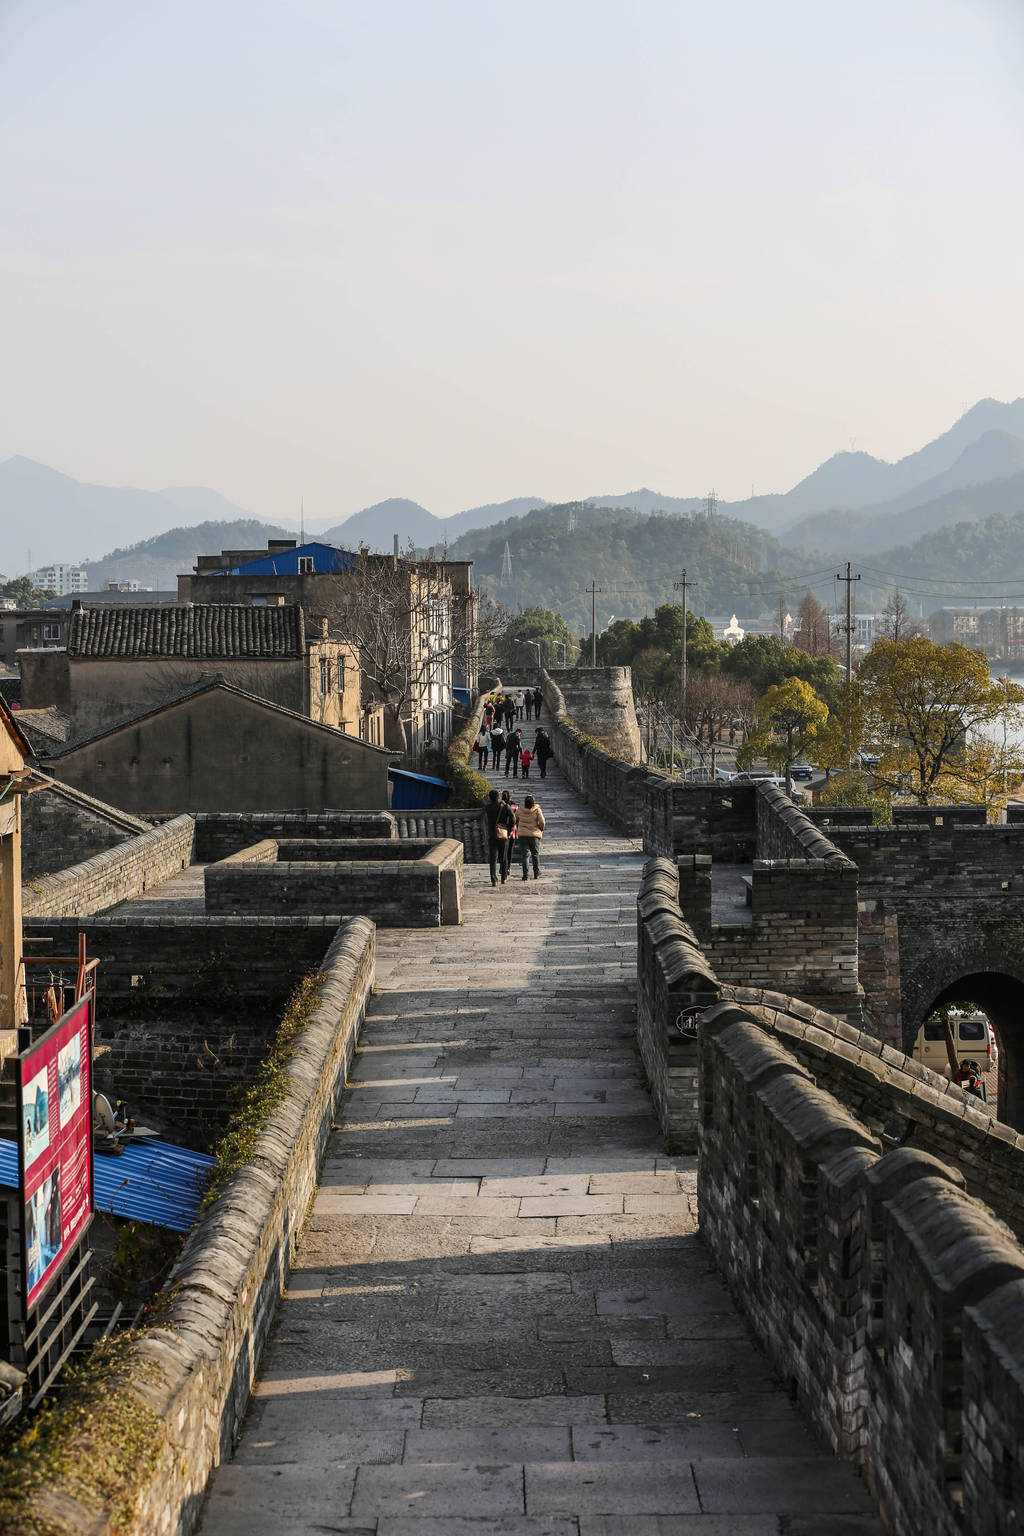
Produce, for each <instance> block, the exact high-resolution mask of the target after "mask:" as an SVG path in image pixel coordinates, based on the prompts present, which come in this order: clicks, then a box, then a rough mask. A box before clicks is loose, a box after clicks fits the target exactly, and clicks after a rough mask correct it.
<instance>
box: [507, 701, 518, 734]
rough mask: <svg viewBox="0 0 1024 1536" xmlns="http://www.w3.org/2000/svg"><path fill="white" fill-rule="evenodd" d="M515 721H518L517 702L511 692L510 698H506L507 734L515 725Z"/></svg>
mask: <svg viewBox="0 0 1024 1536" xmlns="http://www.w3.org/2000/svg"><path fill="white" fill-rule="evenodd" d="M515 721H516V702H515V699H513V698H512V696H511V694H510V695H509V696H508V698H506V700H505V732H506V734H507V733H508V732H509V731H510V730H511V729H512V727H513V725H515Z"/></svg>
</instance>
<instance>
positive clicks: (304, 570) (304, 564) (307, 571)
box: [299, 555, 313, 576]
mask: <svg viewBox="0 0 1024 1536" xmlns="http://www.w3.org/2000/svg"><path fill="white" fill-rule="evenodd" d="M312 574H313V556H312V555H300V556H299V575H300V576H312Z"/></svg>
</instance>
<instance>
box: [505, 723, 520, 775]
mask: <svg viewBox="0 0 1024 1536" xmlns="http://www.w3.org/2000/svg"><path fill="white" fill-rule="evenodd" d="M522 750H523V733H522V731H513V732H512V734H511V736H506V737H505V777H506V779H507V778H508V771H509V769H510V768H511V769H512V777H513V778H514V779H518V777H519V754H520V753H521V752H522Z"/></svg>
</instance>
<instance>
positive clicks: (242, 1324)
mask: <svg viewBox="0 0 1024 1536" xmlns="http://www.w3.org/2000/svg"><path fill="white" fill-rule="evenodd" d="M373 963H374V948H373V925H372V924H371V923H368V922H367V921H366V920H365V919H364V918H354V919H352V920H351V921H350V922H348V923H346V924H345V926H344V927H343V928H342V930H341V931H340V932H339V933H338V934H337V936H336V938H335V939H334V940H333V942H332V943H331V945H330V948H329V949H328V950H327V953H326V955H325V956H324V957H323V969H324V970H325V971H326V972H327V979H326V981H325V982H324V984H323V986H322V987H321V989H320V1005H319V1008H318V1009H317V1012H316V1014H315V1016H314V1018H313V1019H312V1021H311V1023H310V1024H309V1025H308V1027H307V1028H306V1029H305V1031H304V1032H303V1034H302V1037H301V1038H300V1040H299V1042H298V1045H297V1048H296V1051H295V1055H294V1056H293V1058H292V1060H291V1063H290V1066H289V1075H290V1080H291V1086H290V1089H289V1092H288V1094H287V1097H286V1098H285V1100H284V1102H283V1103H282V1104H281V1105H280V1106H279V1107H278V1108H277V1109H275V1110H274V1112H273V1113H272V1115H271V1116H270V1119H269V1121H268V1123H267V1125H266V1126H265V1128H264V1130H263V1131H262V1133H261V1134H260V1136H259V1139H258V1141H257V1145H256V1149H255V1153H254V1156H253V1159H252V1161H251V1163H250V1164H249V1165H248V1166H247V1167H246V1168H245V1169H243V1170H242V1171H241V1172H240V1173H238V1174H236V1175H235V1176H234V1177H233V1178H232V1179H231V1180H230V1182H229V1183H228V1184H227V1185H226V1186H225V1188H224V1189H223V1191H222V1192H221V1194H220V1196H219V1197H218V1199H217V1200H216V1201H215V1202H214V1203H213V1204H212V1205H211V1206H210V1207H209V1209H208V1210H206V1211H205V1212H204V1213H203V1214H202V1215H201V1216H200V1217H199V1219H198V1220H197V1222H196V1224H195V1226H194V1227H193V1229H192V1231H191V1233H190V1234H189V1237H188V1239H187V1241H186V1243H185V1248H184V1250H183V1252H182V1255H181V1258H180V1260H179V1261H178V1264H177V1265H176V1267H175V1269H174V1272H173V1274H172V1276H171V1281H170V1286H171V1293H170V1294H171V1300H170V1301H169V1303H168V1307H167V1311H166V1314H165V1316H164V1319H163V1321H162V1322H161V1323H160V1325H159V1326H154V1327H151V1328H149V1329H148V1330H147V1332H146V1333H145V1335H144V1336H143V1338H142V1340H141V1342H140V1344H139V1356H140V1359H141V1365H140V1368H139V1371H138V1374H137V1376H136V1377H135V1378H133V1379H130V1380H129V1381H128V1382H127V1383H126V1384H124V1385H123V1386H122V1387H121V1388H120V1389H119V1390H121V1391H122V1392H124V1393H126V1394H127V1395H128V1397H129V1399H130V1398H131V1397H132V1395H136V1396H137V1397H138V1398H139V1399H140V1401H142V1402H144V1403H146V1404H147V1406H149V1407H150V1408H151V1409H153V1410H155V1411H156V1412H157V1413H158V1415H159V1416H160V1418H161V1419H162V1421H163V1423H164V1424H165V1425H166V1441H165V1445H164V1448H163V1451H162V1453H161V1455H160V1458H159V1461H158V1463H157V1465H156V1466H155V1468H154V1469H153V1470H152V1471H151V1472H149V1473H148V1474H147V1475H146V1482H145V1488H144V1491H143V1494H142V1497H141V1499H140V1501H139V1504H138V1506H137V1508H136V1510H135V1514H134V1518H133V1520H132V1523H131V1526H130V1527H126V1528H125V1529H126V1531H127V1532H128V1536H190V1533H191V1532H192V1531H193V1530H194V1529H195V1527H196V1525H197V1523H198V1519H199V1513H200V1510H201V1507H202V1499H203V1493H204V1490H205V1487H206V1483H207V1480H208V1478H209V1475H210V1472H211V1471H212V1469H213V1468H214V1467H215V1466H217V1465H218V1464H219V1463H220V1462H221V1461H223V1460H224V1459H226V1458H227V1457H228V1456H229V1455H230V1454H231V1450H232V1447H233V1445H234V1442H235V1440H236V1439H237V1436H238V1432H239V1428H240V1425H241V1421H242V1418H243V1415H244V1413H245V1410H246V1406H247V1404H248V1401H249V1394H250V1392H251V1390H252V1385H253V1381H254V1379H255V1376H256V1371H257V1369H258V1366H259V1361H260V1355H261V1353H262V1350H263V1346H264V1344H265V1343H266V1340H267V1335H268V1333H269V1329H270V1325H271V1322H272V1320H273V1317H274V1313H275V1311H276V1309H277V1305H278V1301H279V1299H280V1296H281V1291H282V1289H283V1287H284V1283H285V1280H286V1278H287V1274H288V1269H289V1265H290V1263H291V1260H292V1256H293V1252H294V1246H295V1241H296V1238H297V1236H298V1234H299V1231H300V1229H301V1227H302V1223H303V1221H304V1219H305V1215H306V1211H307V1208H308V1206H309V1201H310V1199H311V1197H312V1194H313V1191H314V1189H315V1187H316V1180H317V1173H318V1170H319V1167H320V1163H321V1160H322V1158H323V1153H324V1149H325V1147H326V1145H327V1140H328V1137H329V1136H330V1133H331V1127H332V1124H333V1120H334V1115H335V1111H336V1109H337V1106H338V1103H339V1100H340V1097H341V1092H342V1089H343V1087H344V1083H345V1074H346V1069H347V1067H348V1065H349V1062H350V1061H351V1059H352V1053H353V1050H354V1048H355V1043H356V1039H357V1037H358V1034H359V1028H360V1025H361V1022H362V1018H363V1013H364V1010H365V1007H366V999H367V997H368V995H369V992H370V989H371V987H372V984H373ZM49 1496H50V1497H51V1498H52V1499H56V1501H57V1503H58V1504H59V1506H60V1509H61V1517H62V1520H63V1521H64V1528H65V1529H66V1530H68V1531H69V1532H77V1533H78V1536H86V1533H92V1532H95V1531H97V1530H99V1529H100V1528H101V1527H102V1529H104V1530H105V1529H107V1528H108V1527H107V1522H108V1520H109V1517H110V1513H111V1512H110V1511H103V1512H98V1511H97V1510H96V1509H95V1508H94V1507H92V1506H89V1507H86V1506H85V1505H84V1504H82V1503H79V1502H77V1501H76V1499H75V1494H74V1489H73V1487H72V1486H68V1487H66V1488H64V1487H61V1486H60V1479H59V1476H58V1477H56V1478H55V1479H54V1483H53V1486H52V1487H51V1489H50V1490H49Z"/></svg>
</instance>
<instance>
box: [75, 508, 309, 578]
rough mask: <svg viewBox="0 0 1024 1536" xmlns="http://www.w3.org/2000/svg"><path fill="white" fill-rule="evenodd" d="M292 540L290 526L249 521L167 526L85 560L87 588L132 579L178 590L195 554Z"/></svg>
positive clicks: (248, 547) (190, 567) (294, 532)
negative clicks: (180, 579)
mask: <svg viewBox="0 0 1024 1536" xmlns="http://www.w3.org/2000/svg"><path fill="white" fill-rule="evenodd" d="M296 537H297V533H296V530H295V529H294V528H277V527H275V526H274V525H273V524H272V523H260V522H257V521H256V519H255V518H251V517H250V518H244V519H241V520H238V521H235V522H230V523H219V522H218V523H214V522H208V523H199V524H198V525H196V526H193V527H189V528H171V529H169V530H168V532H167V533H161V534H158V535H157V537H156V538H153V539H143V540H142V541H141V543H138V544H132V545H129V546H128V547H127V548H122V549H114V550H111V552H110V554H109V555H104V557H103V558H102V559H101V560H88V561H86V563H85V568H86V570H87V571H88V572H89V590H90V591H91V592H98V591H101V590H102V587H103V583H104V582H106V581H126V580H128V579H129V578H134V579H136V580H138V581H139V582H141V583H142V584H143V585H144V586H147V587H152V588H153V589H154V591H161V592H176V591H177V586H178V583H177V577H178V576H179V575H185V574H187V573H188V572H189V571H190V570H191V569H192V567H193V565H194V564H195V561H196V556H197V555H219V554H220V552H221V550H222V549H261V548H262V547H263V546H264V545H265V544H266V542H267V540H268V539H293V538H296Z"/></svg>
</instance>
